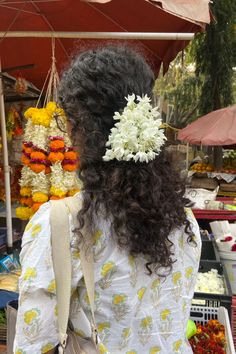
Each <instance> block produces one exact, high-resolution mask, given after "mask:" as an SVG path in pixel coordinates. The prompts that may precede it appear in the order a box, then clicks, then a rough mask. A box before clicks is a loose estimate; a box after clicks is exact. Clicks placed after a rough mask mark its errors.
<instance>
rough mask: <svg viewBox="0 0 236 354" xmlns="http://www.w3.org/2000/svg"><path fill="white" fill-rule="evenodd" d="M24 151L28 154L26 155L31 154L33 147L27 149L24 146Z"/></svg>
mask: <svg viewBox="0 0 236 354" xmlns="http://www.w3.org/2000/svg"><path fill="white" fill-rule="evenodd" d="M23 151H24V152H25V153H26V154H31V152H32V151H33V150H32V148H31V147H26V146H24V145H23Z"/></svg>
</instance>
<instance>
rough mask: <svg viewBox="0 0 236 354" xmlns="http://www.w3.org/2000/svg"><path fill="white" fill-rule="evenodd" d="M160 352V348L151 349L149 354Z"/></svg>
mask: <svg viewBox="0 0 236 354" xmlns="http://www.w3.org/2000/svg"><path fill="white" fill-rule="evenodd" d="M160 351H161V348H160V347H158V346H157V347H152V348H151V349H150V351H149V354H157V353H160Z"/></svg>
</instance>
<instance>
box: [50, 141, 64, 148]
mask: <svg viewBox="0 0 236 354" xmlns="http://www.w3.org/2000/svg"><path fill="white" fill-rule="evenodd" d="M64 147H65V143H64V141H63V140H52V141H51V142H50V148H51V149H64Z"/></svg>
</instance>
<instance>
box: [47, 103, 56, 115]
mask: <svg viewBox="0 0 236 354" xmlns="http://www.w3.org/2000/svg"><path fill="white" fill-rule="evenodd" d="M56 109H57V104H56V102H48V104H47V105H46V110H47V111H48V113H49V114H53V113H54V112H56Z"/></svg>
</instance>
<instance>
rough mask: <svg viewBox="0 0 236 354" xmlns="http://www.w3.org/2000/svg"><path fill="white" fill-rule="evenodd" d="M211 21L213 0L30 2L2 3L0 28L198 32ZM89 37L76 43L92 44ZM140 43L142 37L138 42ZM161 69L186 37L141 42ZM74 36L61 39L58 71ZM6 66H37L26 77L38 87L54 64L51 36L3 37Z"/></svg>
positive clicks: (7, 0) (0, 45)
mask: <svg viewBox="0 0 236 354" xmlns="http://www.w3.org/2000/svg"><path fill="white" fill-rule="evenodd" d="M209 21H210V16H209V1H208V0H198V1H196V0H181V1H179V0H172V1H171V4H170V1H167V0H163V1H157V0H110V1H109V0H93V1H88V0H84V1H81V0H76V1H75V0H30V1H28V0H27V1H25V0H24V1H23V0H18V1H12V0H1V1H0V32H6V33H9V32H10V31H42V32H44V31H52V32H53V31H65V32H68V31H70V32H93V33H96V32H111V33H112V32H126V33H127V32H145V33H146V32H164V33H167V32H168V33H170V32H172V33H173V32H174V33H195V32H197V31H200V30H202V29H203V28H204V26H205V24H206V23H208V22H209ZM88 43H89V41H88V40H86V41H82V40H80V41H77V46H78V47H79V46H80V47H81V46H85V45H86V46H88ZM136 43H137V41H136ZM138 43H139V44H141V47H143V49H144V51H145V53H146V54H147V55H148V57H149V59H150V61H151V64H152V66H153V68H154V70H155V71H156V73H158V71H159V69H160V66H161V64H162V63H163V65H164V70H167V69H168V65H169V63H170V62H171V61H172V60H173V59H174V58H175V56H176V55H177V53H178V52H179V51H181V50H182V49H183V48H184V47H185V46H186V45H187V43H188V41H186V40H175V41H174V40H172V41H171V40H161V41H156V40H142V41H138ZM74 48H75V40H73V39H58V40H57V43H56V58H57V63H58V66H59V69H61V68H62V67H63V66H64V65H65V64H66V63H67V62H68V59H69V57H70V55H71V51H72V50H74ZM0 53H1V57H2V67H3V68H4V67H13V66H20V65H25V64H31V63H33V64H35V65H36V70H35V69H29V70H26V71H24V76H25V77H26V79H28V80H30V81H32V82H33V83H34V84H35V85H37V86H38V87H42V83H43V81H44V79H45V77H46V74H47V72H48V69H49V67H50V62H51V41H50V38H7V37H6V36H5V37H4V36H3V37H2V38H0Z"/></svg>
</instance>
